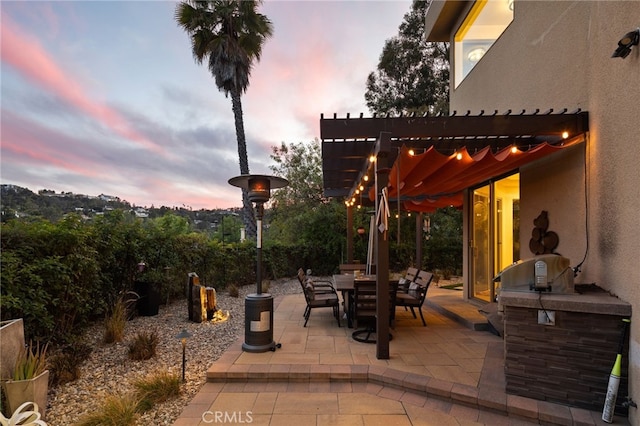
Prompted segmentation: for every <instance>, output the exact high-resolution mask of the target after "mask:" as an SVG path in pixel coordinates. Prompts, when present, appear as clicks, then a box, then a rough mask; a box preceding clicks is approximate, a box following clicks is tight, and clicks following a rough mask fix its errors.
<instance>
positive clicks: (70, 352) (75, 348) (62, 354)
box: [49, 342, 93, 386]
mask: <svg viewBox="0 0 640 426" xmlns="http://www.w3.org/2000/svg"><path fill="white" fill-rule="evenodd" d="M92 350H93V349H92V348H91V346H89V345H87V344H85V343H80V342H76V343H74V344H72V345H68V346H66V347H64V348H62V349H59V350H58V351H56V352H55V353H54V354H53V355H51V357H49V369H50V370H51V379H50V380H51V384H52V386H59V385H63V384H65V383H69V382H73V381H74V380H76V379H77V378H78V377H80V365H81V364H82V362H83V361H84V360H85V359H87V357H88V356H89V355H90V354H91V351H92Z"/></svg>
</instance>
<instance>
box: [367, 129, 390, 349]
mask: <svg viewBox="0 0 640 426" xmlns="http://www.w3.org/2000/svg"><path fill="white" fill-rule="evenodd" d="M390 149H391V133H389V132H380V137H379V138H378V141H377V143H376V163H375V171H376V207H377V212H376V216H378V215H379V220H378V221H377V222H376V229H373V230H371V232H375V233H376V239H375V241H376V246H377V248H378V249H377V251H376V277H377V279H376V298H377V300H378V303H377V306H376V358H378V359H389V304H390V301H389V239H388V233H389V232H388V229H383V230H382V231H380V228H379V226H380V223H381V222H383V223H388V222H387V221H386V218H383V217H382V216H383V214H386V213H385V208H384V204H385V203H384V202H383V201H382V200H381V195H382V190H383V188H386V187H387V185H388V183H389V172H390V171H391V166H390V164H389V151H390ZM387 201H388V200H387ZM387 206H388V203H387Z"/></svg>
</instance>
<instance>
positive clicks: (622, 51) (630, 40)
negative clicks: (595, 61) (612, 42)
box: [611, 28, 640, 59]
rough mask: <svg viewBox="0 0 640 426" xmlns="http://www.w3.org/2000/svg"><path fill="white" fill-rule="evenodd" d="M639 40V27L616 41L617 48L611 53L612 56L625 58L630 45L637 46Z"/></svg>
mask: <svg viewBox="0 0 640 426" xmlns="http://www.w3.org/2000/svg"><path fill="white" fill-rule="evenodd" d="M639 42H640V28H638V29H637V30H635V31H630V32H628V33H626V34H625V35H624V36H623V37H622V38H621V39H620V41H618V48H617V49H616V50H615V51H614V52H613V55H611V57H612V58H622V59H624V58H626V57H627V56H629V53H631V47H632V46H637V45H638V43H639Z"/></svg>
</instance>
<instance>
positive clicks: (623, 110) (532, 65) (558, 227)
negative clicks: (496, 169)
mask: <svg viewBox="0 0 640 426" xmlns="http://www.w3.org/2000/svg"><path fill="white" fill-rule="evenodd" d="M639 26H640V2H638V1H629V2H622V1H550V2H541V1H535V2H529V1H519V0H516V2H515V9H514V20H513V22H512V23H511V25H510V26H509V28H508V29H507V30H506V32H505V33H504V34H503V35H502V37H501V38H500V39H499V40H498V41H497V42H496V43H495V44H494V45H493V47H492V48H491V49H490V50H489V51H488V52H487V53H486V55H485V56H484V57H483V58H482V59H481V60H480V62H479V63H478V64H477V65H476V67H475V68H474V70H473V71H472V72H471V73H470V74H469V75H468V76H467V78H466V79H465V81H463V82H462V83H461V84H460V85H459V86H458V89H457V90H453V89H452V92H451V109H452V110H457V111H466V110H471V112H472V113H478V112H479V111H480V110H482V109H484V110H485V111H489V112H493V110H494V109H497V110H498V111H499V112H500V113H502V112H504V111H506V110H507V109H512V110H513V111H514V112H519V111H520V110H521V109H526V110H527V112H533V110H535V109H536V108H538V109H540V110H541V111H546V110H548V109H549V108H553V109H554V110H555V111H556V112H557V111H559V110H561V109H562V108H568V109H569V111H572V110H574V109H576V108H581V109H582V110H586V111H589V126H590V134H589V137H588V141H587V143H586V144H583V145H582V146H581V147H580V148H577V149H574V148H572V149H571V150H570V151H569V152H564V153H561V154H558V155H555V156H554V157H551V158H548V159H545V160H543V161H540V162H537V163H534V164H531V165H529V166H527V167H525V168H523V169H522V174H521V224H522V230H521V236H522V237H521V244H522V247H523V248H525V250H526V248H527V247H528V240H529V238H530V230H531V226H532V221H533V218H535V217H536V216H537V215H538V214H539V213H540V210H547V211H549V220H550V230H553V231H556V232H557V233H558V234H559V236H560V245H559V247H558V249H557V251H558V252H560V253H562V254H563V255H565V256H566V257H569V258H570V259H571V263H572V265H576V264H577V263H578V262H580V261H581V260H582V257H583V255H584V253H585V250H586V244H587V243H586V241H587V232H585V230H584V228H585V220H586V221H587V223H588V238H589V248H588V255H587V259H586V262H585V263H584V265H583V266H582V273H581V274H580V275H579V276H578V277H577V278H576V282H595V283H597V284H598V285H599V286H601V287H604V288H606V289H608V290H610V291H611V293H613V294H615V295H617V296H618V297H620V298H621V299H622V300H624V301H626V302H629V303H630V304H631V305H632V310H633V311H634V312H640V268H639V267H638V265H637V263H638V259H639V258H640V255H639V253H640V235H639V234H640V232H639V229H640V134H639V133H640V124H639V123H640V48H639V47H640V46H638V47H635V48H634V50H633V51H632V53H631V54H630V55H629V56H628V57H627V58H626V59H621V58H611V54H612V53H613V51H614V49H615V48H616V47H617V42H618V40H619V39H620V38H621V37H622V36H623V35H624V34H625V33H627V32H628V31H631V30H634V29H636V28H638V27H639ZM585 165H586V169H587V176H588V178H587V179H588V181H587V182H588V189H587V193H588V204H587V206H588V207H587V209H585V202H584V185H583V182H584V171H585V169H584V168H585ZM587 211H588V217H587V213H586V212H587ZM629 356H630V375H631V377H630V379H631V380H630V395H631V396H632V397H633V398H634V399H635V400H636V401H638V402H640V322H637V321H636V322H634V323H633V324H632V327H631V338H630V353H629ZM631 415H632V419H633V420H634V421H636V420H639V419H640V417H638V416H637V413H635V414H634V412H633V411H632V413H631Z"/></svg>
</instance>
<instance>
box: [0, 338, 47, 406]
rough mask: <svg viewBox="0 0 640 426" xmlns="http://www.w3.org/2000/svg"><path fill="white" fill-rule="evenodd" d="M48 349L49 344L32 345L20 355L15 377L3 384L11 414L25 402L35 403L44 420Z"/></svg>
mask: <svg viewBox="0 0 640 426" xmlns="http://www.w3.org/2000/svg"><path fill="white" fill-rule="evenodd" d="M47 347H48V344H46V345H44V346H41V345H40V343H36V344H35V345H34V344H33V343H30V344H29V346H28V347H23V348H21V350H20V352H19V353H18V356H17V357H16V362H15V367H14V369H13V377H12V378H11V379H9V380H6V381H3V382H2V389H3V391H4V395H5V397H6V401H7V405H8V411H9V414H12V413H13V412H14V411H16V409H18V407H20V406H21V405H22V404H24V403H25V402H34V403H35V404H37V406H38V407H39V408H40V413H41V414H42V417H43V418H44V415H45V411H46V408H47V392H48V390H49V370H47Z"/></svg>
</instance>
